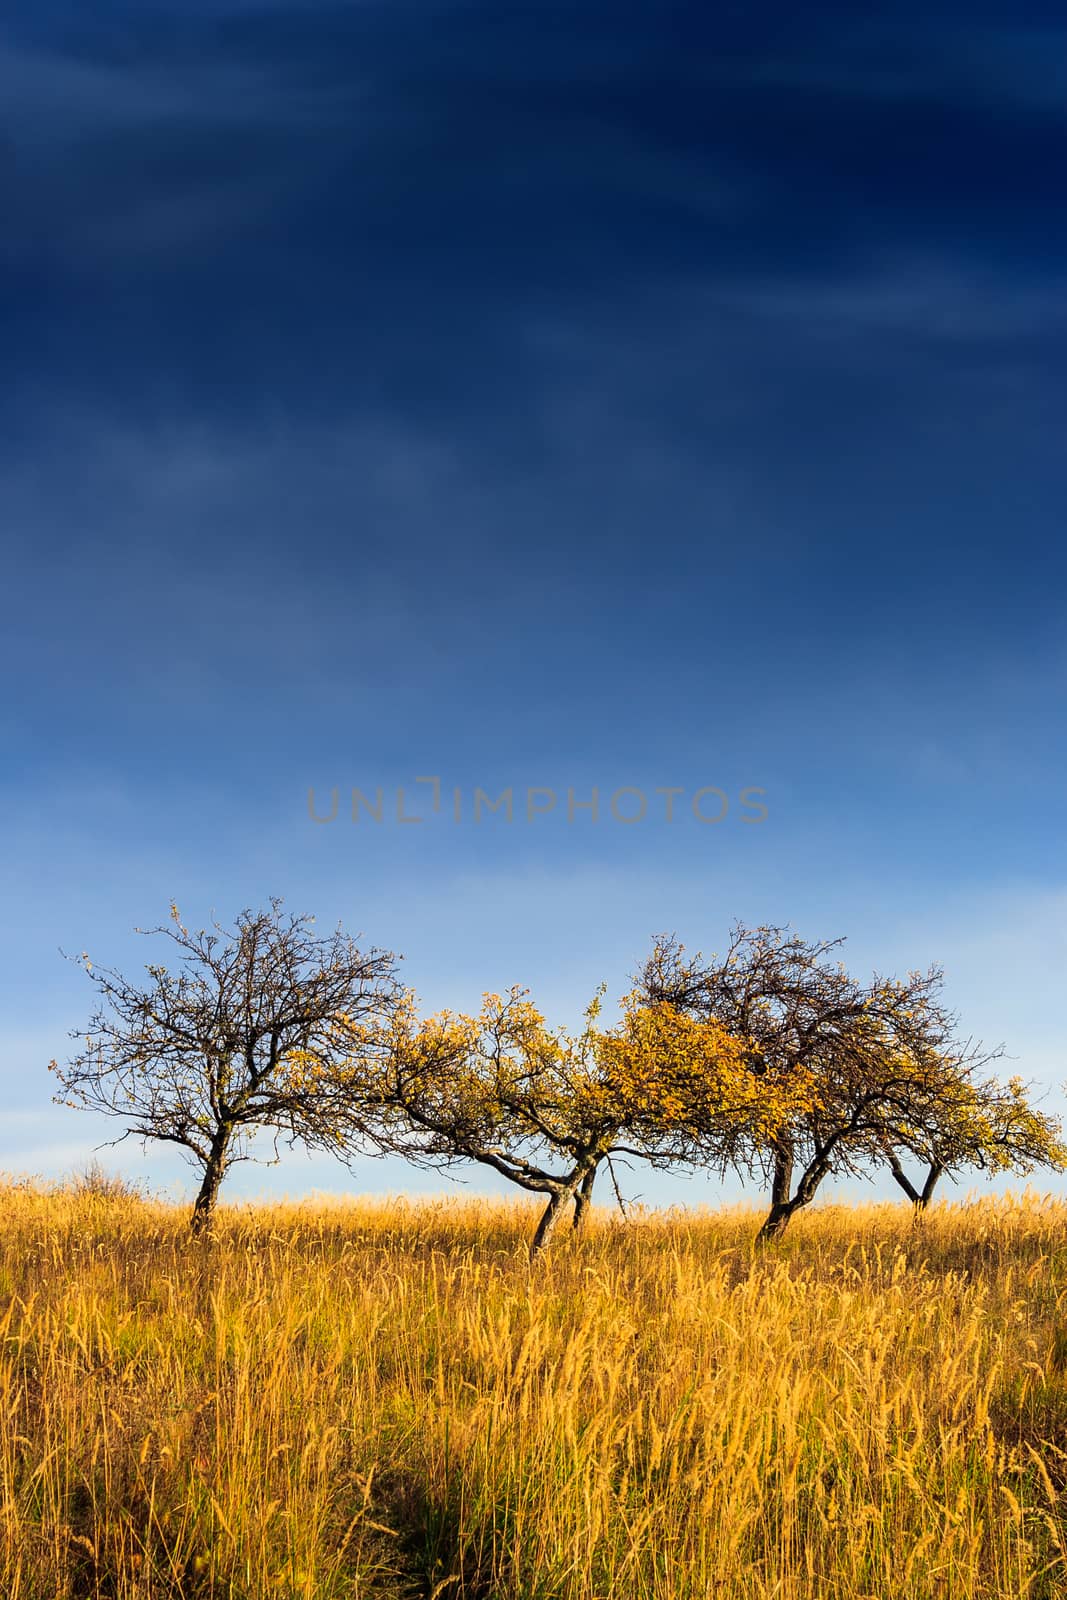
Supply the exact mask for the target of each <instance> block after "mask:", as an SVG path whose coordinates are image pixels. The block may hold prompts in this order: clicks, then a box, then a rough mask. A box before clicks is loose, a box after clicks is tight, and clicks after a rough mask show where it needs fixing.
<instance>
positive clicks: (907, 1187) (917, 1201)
mask: <svg viewBox="0 0 1067 1600" xmlns="http://www.w3.org/2000/svg"><path fill="white" fill-rule="evenodd" d="M890 1169H891V1171H892V1173H893V1177H894V1179H895V1180H896V1182H897V1183H899V1185H900V1187H901V1188H902V1189H903V1191H904V1193H905V1194H906V1195H907V1197H908V1199H909V1200H910V1201H911V1203H912V1205H913V1206H921V1205H922V1195H921V1194H920V1193H919V1191H918V1189H916V1187H915V1185H914V1184H913V1183H912V1181H911V1179H910V1178H909V1177H908V1175H907V1173H906V1172H905V1171H904V1168H903V1167H902V1166H901V1164H900V1162H899V1161H897V1160H896V1159H895V1158H894V1159H893V1160H891V1161H890Z"/></svg>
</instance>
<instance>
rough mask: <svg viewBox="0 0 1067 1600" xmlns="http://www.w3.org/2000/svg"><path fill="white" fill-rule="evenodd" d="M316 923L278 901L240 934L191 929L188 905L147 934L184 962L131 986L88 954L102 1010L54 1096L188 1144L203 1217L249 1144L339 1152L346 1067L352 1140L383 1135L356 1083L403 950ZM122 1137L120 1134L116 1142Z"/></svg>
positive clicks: (384, 1026) (252, 914)
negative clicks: (184, 915) (359, 1102)
mask: <svg viewBox="0 0 1067 1600" xmlns="http://www.w3.org/2000/svg"><path fill="white" fill-rule="evenodd" d="M313 921H314V919H313V918H311V917H308V916H293V915H287V914H284V913H283V910H282V903H281V901H280V900H277V899H273V900H271V902H270V904H269V908H268V909H266V910H262V911H247V910H246V911H242V912H241V913H240V915H239V916H238V917H237V918H236V921H235V925H234V927H233V928H232V929H226V928H223V927H222V926H221V925H220V924H219V923H217V922H216V923H213V925H212V928H211V929H210V930H205V929H200V930H199V931H195V932H191V931H190V930H189V929H188V928H186V927H185V926H184V925H183V923H182V921H181V917H180V915H179V913H178V908H177V906H172V907H171V923H170V926H169V927H160V928H153V929H148V930H141V929H139V930H138V932H146V933H147V934H148V935H149V936H150V937H156V938H164V939H167V940H169V941H170V944H171V952H172V956H173V957H174V958H175V959H176V962H177V966H176V969H175V970H171V969H170V968H169V967H167V966H164V965H161V964H158V963H153V964H151V965H148V966H147V967H146V968H145V971H146V972H147V975H148V981H147V982H146V983H145V982H141V983H138V982H133V981H131V980H129V979H127V978H124V977H122V976H121V975H120V974H119V973H117V972H115V971H113V970H111V969H109V968H100V967H95V966H94V965H93V964H92V962H91V961H90V960H89V959H88V957H87V956H82V957H81V958H80V961H81V964H82V965H83V966H84V968H85V970H86V972H88V974H89V976H90V978H91V979H92V981H93V983H94V984H95V986H96V990H97V996H98V1001H99V1009H98V1010H97V1012H96V1013H95V1014H94V1016H93V1017H92V1019H91V1021H90V1023H89V1026H88V1029H87V1030H85V1031H84V1032H82V1031H80V1030H75V1032H74V1033H73V1034H72V1037H73V1038H74V1039H76V1040H79V1041H80V1042H81V1044H82V1048H81V1050H80V1051H79V1053H78V1054H77V1055H76V1056H75V1057H74V1059H73V1060H72V1061H71V1062H69V1063H68V1064H67V1065H65V1066H60V1065H59V1064H58V1062H56V1061H53V1062H52V1063H51V1067H52V1070H53V1071H54V1072H55V1073H56V1074H57V1076H58V1078H59V1081H60V1083H61V1084H62V1093H61V1094H58V1095H57V1096H56V1099H57V1100H59V1101H61V1102H63V1103H65V1104H68V1105H75V1106H85V1107H88V1108H90V1109H92V1110H95V1111H99V1112H103V1113H104V1114H105V1115H107V1116H110V1117H114V1118H117V1119H118V1120H120V1121H121V1122H124V1123H125V1131H124V1132H123V1133H122V1134H121V1135H120V1136H119V1137H120V1140H121V1139H124V1138H127V1137H129V1136H131V1135H132V1136H134V1137H137V1138H140V1139H142V1140H144V1141H149V1140H157V1141H160V1142H162V1143H165V1144H173V1145H177V1146H178V1147H179V1148H180V1149H181V1150H182V1152H183V1153H184V1154H185V1156H186V1157H187V1158H188V1159H189V1160H191V1161H192V1162H193V1163H194V1164H195V1165H196V1166H197V1167H199V1169H200V1171H201V1175H202V1176H201V1183H200V1188H199V1192H198V1193H197V1197H196V1202H195V1205H194V1208H193V1217H192V1226H193V1230H194V1232H197V1231H200V1230H201V1229H202V1228H203V1227H204V1226H205V1224H206V1223H207V1222H208V1221H209V1220H210V1218H211V1215H212V1212H213V1210H214V1207H215V1202H216V1199H217V1197H218V1192H219V1187H220V1185H221V1183H222V1181H223V1178H224V1177H225V1175H226V1173H227V1172H228V1171H229V1169H230V1167H231V1166H232V1165H233V1164H234V1162H236V1161H239V1160H244V1159H248V1158H249V1156H250V1150H249V1144H250V1140H251V1138H252V1137H253V1135H255V1134H256V1133H257V1132H260V1131H264V1130H265V1131H267V1132H269V1133H271V1134H273V1135H274V1138H275V1146H276V1147H277V1140H278V1139H279V1138H284V1139H286V1140H287V1141H289V1142H300V1143H303V1144H305V1145H308V1146H319V1147H323V1148H330V1149H333V1150H336V1149H337V1146H338V1143H339V1140H340V1136H339V1134H338V1130H337V1122H336V1118H337V1097H336V1069H337V1066H338V1063H339V1062H341V1061H344V1062H345V1063H346V1074H347V1076H346V1100H345V1104H346V1121H345V1129H346V1132H345V1137H346V1138H348V1139H352V1138H353V1137H354V1136H355V1135H356V1134H358V1133H361V1132H362V1133H363V1134H365V1135H366V1136H367V1137H368V1138H370V1139H373V1132H372V1124H373V1117H372V1116H371V1115H370V1114H368V1115H366V1116H364V1117H363V1119H362V1121H361V1119H360V1116H359V1114H358V1113H357V1110H356V1096H355V1095H354V1093H353V1083H354V1079H355V1076H356V1066H357V1064H358V1063H359V1062H360V1061H361V1060H362V1061H366V1062H367V1063H368V1066H369V1063H370V1061H371V1060H372V1059H373V1056H374V1052H375V1049H376V1048H377V1044H378V1041H379V1040H381V1039H384V1038H385V1037H386V1036H387V1034H388V1032H389V1028H390V1024H391V1020H392V1017H393V1015H394V1013H395V1010H396V1007H397V1005H398V1003H399V1000H400V995H401V992H402V991H401V989H400V986H399V984H398V982H397V979H396V971H395V969H396V962H397V958H396V957H395V956H394V955H393V954H391V953H390V952H389V951H384V950H376V949H371V950H366V951H364V950H360V949H359V948H357V946H356V944H355V943H354V941H353V940H352V939H351V938H349V937H348V936H347V935H345V934H344V933H342V932H341V930H340V929H338V930H336V931H335V932H334V933H332V934H329V935H327V936H325V937H321V938H320V937H316V936H315V935H314V933H313V932H312V924H313ZM116 1142H118V1141H116Z"/></svg>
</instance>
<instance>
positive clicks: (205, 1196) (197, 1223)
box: [192, 1127, 230, 1235]
mask: <svg viewBox="0 0 1067 1600" xmlns="http://www.w3.org/2000/svg"><path fill="white" fill-rule="evenodd" d="M229 1143H230V1129H229V1128H228V1127H225V1128H219V1129H218V1130H217V1132H216V1134H215V1137H214V1138H213V1139H212V1141H211V1148H210V1150H209V1151H208V1158H207V1162H206V1163H205V1166H204V1178H203V1182H202V1183H201V1185H200V1192H199V1194H198V1195H197V1197H196V1201H195V1203H194V1205H193V1217H192V1231H193V1233H194V1234H197V1235H199V1234H202V1233H204V1232H205V1231H206V1229H208V1228H209V1227H210V1226H211V1222H212V1218H213V1217H214V1214H215V1202H216V1200H217V1199H218V1197H219V1187H220V1185H221V1183H222V1180H223V1178H224V1176H225V1174H226V1151H227V1147H228V1146H229Z"/></svg>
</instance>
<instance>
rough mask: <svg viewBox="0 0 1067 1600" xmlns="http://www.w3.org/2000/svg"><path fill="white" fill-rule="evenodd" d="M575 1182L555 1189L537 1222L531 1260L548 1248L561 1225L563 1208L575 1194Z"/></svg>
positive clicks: (532, 1242)
mask: <svg viewBox="0 0 1067 1600" xmlns="http://www.w3.org/2000/svg"><path fill="white" fill-rule="evenodd" d="M574 1191H575V1185H574V1184H573V1183H568V1184H562V1185H561V1186H560V1187H559V1188H558V1189H553V1191H552V1193H551V1195H550V1196H549V1201H548V1204H547V1206H546V1207H545V1209H544V1212H543V1214H542V1216H541V1220H540V1222H539V1223H538V1224H537V1232H536V1233H535V1234H534V1236H533V1238H532V1239H531V1241H530V1260H531V1261H533V1260H535V1259H536V1257H537V1256H539V1255H541V1253H542V1252H543V1251H544V1249H545V1248H546V1246H547V1244H548V1241H549V1240H550V1239H551V1237H552V1235H553V1234H554V1233H555V1231H556V1229H557V1228H558V1227H559V1224H560V1221H561V1219H562V1217H563V1209H564V1207H565V1206H566V1204H567V1201H568V1200H569V1199H570V1198H571V1196H572V1195H573V1194H574Z"/></svg>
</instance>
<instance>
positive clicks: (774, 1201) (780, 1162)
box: [756, 1138, 793, 1244]
mask: <svg viewBox="0 0 1067 1600" xmlns="http://www.w3.org/2000/svg"><path fill="white" fill-rule="evenodd" d="M792 1189H793V1143H792V1140H791V1139H788V1138H782V1139H779V1140H778V1141H777V1142H776V1144H775V1146H774V1173H773V1175H772V1177H771V1209H770V1211H769V1212H768V1213H767V1216H766V1217H765V1219H764V1222H763V1226H762V1228H761V1229H760V1231H759V1233H757V1235H756V1243H757V1244H766V1243H767V1242H768V1240H770V1239H777V1237H778V1235H779V1234H781V1233H784V1232H785V1230H786V1227H787V1225H788V1222H789V1218H790V1217H791V1216H792V1214H793V1212H792V1202H791V1200H790V1198H789V1197H790V1194H791V1193H792Z"/></svg>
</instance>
